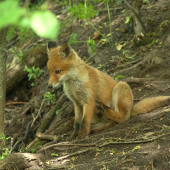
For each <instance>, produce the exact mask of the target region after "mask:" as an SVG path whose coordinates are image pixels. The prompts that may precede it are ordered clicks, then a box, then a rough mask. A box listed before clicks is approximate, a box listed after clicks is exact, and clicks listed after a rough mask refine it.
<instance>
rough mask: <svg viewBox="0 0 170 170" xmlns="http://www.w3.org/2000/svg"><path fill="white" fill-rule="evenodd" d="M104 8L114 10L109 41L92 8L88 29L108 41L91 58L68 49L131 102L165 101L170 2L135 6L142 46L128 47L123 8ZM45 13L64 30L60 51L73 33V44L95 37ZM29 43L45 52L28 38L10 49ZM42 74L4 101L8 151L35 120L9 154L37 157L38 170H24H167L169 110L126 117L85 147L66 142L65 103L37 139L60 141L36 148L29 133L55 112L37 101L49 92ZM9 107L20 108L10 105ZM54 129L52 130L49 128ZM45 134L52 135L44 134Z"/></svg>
mask: <svg viewBox="0 0 170 170" xmlns="http://www.w3.org/2000/svg"><path fill="white" fill-rule="evenodd" d="M109 5H110V7H113V8H111V20H112V33H111V35H112V36H110V27H109V19H108V12H107V8H106V6H105V5H104V4H101V5H100V6H99V5H97V3H96V4H94V9H96V10H98V11H100V12H99V15H98V16H96V17H95V18H93V19H92V20H91V21H92V23H93V24H94V26H95V27H96V28H97V29H99V30H100V31H101V33H102V34H104V35H105V36H106V37H108V41H105V40H104V39H103V40H102V38H101V39H99V40H98V41H100V42H103V43H98V42H97V43H98V46H97V52H96V53H95V55H93V56H92V55H91V54H90V52H88V47H87V44H86V42H80V43H76V44H72V47H73V49H74V50H75V51H76V52H77V53H78V55H79V56H80V57H81V58H82V59H83V60H85V61H87V63H88V64H89V65H91V66H93V67H96V68H97V69H99V70H101V71H104V72H106V73H107V74H109V75H110V76H114V77H116V78H118V79H119V80H121V81H126V82H127V83H128V84H129V85H130V87H131V88H132V91H133V95H134V102H138V101H139V100H141V99H143V98H146V97H153V96H160V95H163V96H164V95H165V96H170V29H169V28H170V24H169V21H170V15H169V13H170V8H169V5H170V1H167V0H164V1H163V0H158V1H157V2H153V1H152V2H151V4H150V6H149V5H148V4H144V5H143V6H142V9H141V13H140V15H141V17H142V20H143V22H144V25H145V26H146V28H147V35H146V37H145V39H144V40H142V41H141V42H136V41H135V37H134V31H133V26H132V25H130V24H125V20H126V17H127V16H130V15H131V12H130V11H129V9H127V8H126V6H125V5H123V6H118V7H116V8H115V3H114V2H110V4H109ZM50 10H52V11H53V12H54V13H56V15H57V18H58V19H59V20H60V22H61V21H62V23H63V27H62V29H61V31H60V33H59V36H58V39H57V42H58V44H59V45H61V44H63V43H65V42H68V41H69V39H70V35H71V34H73V33H76V34H77V41H87V40H88V39H89V37H91V38H92V37H93V33H94V32H95V30H94V29H93V28H92V27H91V25H89V24H88V23H87V22H86V21H85V20H83V21H82V20H79V19H75V18H72V17H70V16H69V14H68V13H67V12H66V10H65V8H64V5H61V4H59V5H57V4H54V3H52V5H51V7H50ZM107 35H108V36H107ZM29 42H30V43H29ZM33 43H34V45H35V46H38V45H40V44H43V43H44V44H46V43H47V41H46V40H42V39H39V38H37V37H36V38H35V37H34V38H32V39H31V40H29V41H27V42H26V43H22V44H21V43H16V44H15V46H17V47H18V49H26V48H27V47H28V46H29V44H33ZM25 44H26V45H25ZM89 58H90V59H89ZM41 69H43V70H44V72H43V74H42V75H41V77H40V78H39V79H38V80H36V82H35V85H34V86H33V87H32V86H31V85H30V84H31V82H28V80H27V77H26V78H25V79H23V80H22V81H21V82H20V83H19V84H17V85H16V86H15V87H14V88H13V89H12V90H10V91H9V92H8V93H7V105H6V113H5V135H6V136H7V137H13V142H14V143H16V142H17V141H19V139H21V138H23V137H24V135H25V133H26V131H27V130H26V128H27V127H28V124H29V122H31V121H32V119H35V117H36V115H34V114H37V113H38V112H40V113H39V116H38V118H37V119H36V120H35V123H34V124H33V127H32V128H31V129H30V130H29V134H28V136H27V139H26V140H25V141H24V142H22V143H20V144H19V145H18V146H17V147H16V148H15V149H14V151H13V152H16V153H18V152H20V153H27V152H31V153H33V154H35V155H36V153H37V152H38V153H41V154H42V155H43V158H42V159H41V161H42V162H41V161H39V162H40V163H39V168H35V167H34V166H32V167H28V168H27V169H76V170H99V169H100V170H169V169H170V116H169V114H170V106H167V107H163V108H159V109H156V110H154V111H152V112H150V113H146V114H142V115H139V116H136V117H133V118H131V119H130V120H128V121H126V122H124V123H120V124H116V125H115V126H113V127H110V128H108V129H106V130H102V131H100V132H96V133H93V134H90V135H89V137H88V138H86V139H84V140H80V141H78V140H75V141H72V142H66V137H68V136H69V135H70V134H71V132H72V131H73V117H74V111H73V105H72V103H71V102H70V101H69V100H68V99H65V100H64V101H63V103H61V104H60V105H61V108H59V109H60V112H61V110H62V114H61V113H59V114H58V115H57V116H55V117H53V118H52V120H51V122H52V125H48V126H47V127H46V129H44V131H43V132H42V131H41V132H42V133H45V134H51V135H56V136H57V137H59V138H58V139H57V142H51V141H50V140H43V139H41V140H39V139H38V138H37V136H36V132H37V130H38V129H39V127H40V125H41V124H42V122H43V120H44V117H45V116H46V114H47V113H48V112H49V111H50V109H51V108H54V104H50V103H49V101H43V96H44V94H45V93H46V92H47V91H48V89H47V83H48V78H49V75H48V71H47V67H46V66H44V67H43V68H41ZM123 77H124V78H123ZM120 78H121V79H120ZM135 78H136V79H135ZM106 88H107V87H106ZM55 94H56V100H58V99H59V98H60V97H61V96H62V95H63V90H62V88H60V89H58V90H55ZM11 102H15V103H16V102H27V104H24V105H22V104H18V105H17V104H13V105H11V104H10V103H11ZM41 105H42V107H41ZM67 111H68V112H69V113H68V112H67ZM33 115H34V116H33ZM57 117H58V118H57ZM54 120H55V122H54ZM55 123H56V124H57V125H58V126H59V127H56V126H54V124H55ZM50 126H52V127H53V128H56V130H55V131H53V129H52V128H51V129H50ZM35 140H39V145H38V147H33V145H34V144H33V145H32V144H31V147H30V148H29V147H28V148H29V149H27V146H29V145H30V143H31V142H32V141H35ZM40 141H41V142H40ZM49 142H51V144H50V143H49ZM45 144H46V146H47V144H48V147H49V148H45V149H43V150H40V149H42V148H43V147H44V146H45ZM8 146H9V147H10V140H8V141H7V147H8ZM34 148H35V149H34ZM9 149H10V148H9ZM43 164H45V165H44V166H43Z"/></svg>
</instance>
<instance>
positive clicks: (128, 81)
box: [123, 77, 156, 84]
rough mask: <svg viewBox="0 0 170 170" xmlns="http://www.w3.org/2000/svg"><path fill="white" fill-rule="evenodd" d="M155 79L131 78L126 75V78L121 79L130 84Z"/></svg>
mask: <svg viewBox="0 0 170 170" xmlns="http://www.w3.org/2000/svg"><path fill="white" fill-rule="evenodd" d="M153 80H156V79H155V78H131V77H128V78H126V79H124V80H123V81H125V82H126V83H129V84H132V83H137V84H143V83H145V82H147V81H153Z"/></svg>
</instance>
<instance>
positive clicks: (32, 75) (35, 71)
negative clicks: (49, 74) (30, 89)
mask: <svg viewBox="0 0 170 170" xmlns="http://www.w3.org/2000/svg"><path fill="white" fill-rule="evenodd" d="M24 71H27V72H28V81H30V80H31V79H36V78H38V77H40V75H41V74H42V73H43V72H44V71H43V70H40V68H39V67H37V68H35V67H34V66H33V67H32V68H28V67H27V66H26V65H25V69H24ZM31 86H34V82H32V83H31Z"/></svg>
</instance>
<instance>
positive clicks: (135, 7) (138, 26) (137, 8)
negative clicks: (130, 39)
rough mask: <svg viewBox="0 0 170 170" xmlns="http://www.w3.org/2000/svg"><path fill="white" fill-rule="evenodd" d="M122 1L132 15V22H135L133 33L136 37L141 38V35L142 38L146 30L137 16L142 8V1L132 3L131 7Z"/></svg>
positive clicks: (136, 0)
mask: <svg viewBox="0 0 170 170" xmlns="http://www.w3.org/2000/svg"><path fill="white" fill-rule="evenodd" d="M123 1H124V3H125V4H126V5H127V7H128V8H129V9H130V10H131V11H132V12H133V14H134V21H135V24H134V31H135V34H136V36H141V35H143V36H144V35H145V34H146V29H145V26H144V24H143V22H142V20H141V18H140V15H139V12H140V8H141V6H142V3H143V1H142V0H135V1H133V7H132V6H131V5H130V4H129V3H128V2H127V1H126V0H123Z"/></svg>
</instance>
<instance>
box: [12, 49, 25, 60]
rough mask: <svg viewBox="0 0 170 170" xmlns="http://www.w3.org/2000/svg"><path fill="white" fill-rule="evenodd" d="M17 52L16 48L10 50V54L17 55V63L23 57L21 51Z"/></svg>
mask: <svg viewBox="0 0 170 170" xmlns="http://www.w3.org/2000/svg"><path fill="white" fill-rule="evenodd" d="M17 51H18V49H17V47H14V48H12V49H11V52H12V53H13V54H15V55H17V56H18V57H19V62H21V61H22V59H23V57H24V55H23V52H22V51H21V50H19V51H18V52H17Z"/></svg>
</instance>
